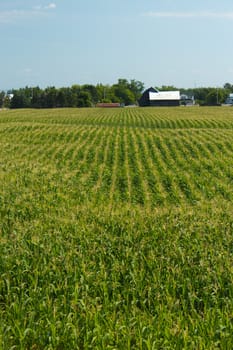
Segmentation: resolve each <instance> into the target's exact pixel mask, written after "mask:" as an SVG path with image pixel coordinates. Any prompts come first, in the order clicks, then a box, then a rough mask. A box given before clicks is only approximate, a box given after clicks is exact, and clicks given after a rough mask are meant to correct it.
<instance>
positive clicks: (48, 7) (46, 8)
mask: <svg viewBox="0 0 233 350" xmlns="http://www.w3.org/2000/svg"><path fill="white" fill-rule="evenodd" d="M56 7H57V5H56V4H55V3H54V2H52V3H51V4H48V5H47V6H45V7H44V9H45V10H52V9H55V8H56Z"/></svg>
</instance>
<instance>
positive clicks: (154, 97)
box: [138, 87, 180, 107]
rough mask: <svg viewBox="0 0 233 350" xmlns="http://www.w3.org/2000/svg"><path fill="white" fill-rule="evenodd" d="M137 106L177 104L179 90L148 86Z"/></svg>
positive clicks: (178, 102) (178, 101) (178, 103)
mask: <svg viewBox="0 0 233 350" xmlns="http://www.w3.org/2000/svg"><path fill="white" fill-rule="evenodd" d="M138 102H139V106H140V107H146V106H179V105H180V92H179V91H159V90H157V89H154V88H152V87H151V88H149V89H147V90H146V91H144V93H143V94H142V97H141V98H140V100H139V101H138Z"/></svg>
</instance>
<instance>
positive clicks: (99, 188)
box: [93, 128, 115, 202]
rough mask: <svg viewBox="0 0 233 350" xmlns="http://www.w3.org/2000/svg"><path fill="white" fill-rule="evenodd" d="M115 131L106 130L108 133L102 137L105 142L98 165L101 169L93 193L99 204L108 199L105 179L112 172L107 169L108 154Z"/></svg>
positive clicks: (100, 151)
mask: <svg viewBox="0 0 233 350" xmlns="http://www.w3.org/2000/svg"><path fill="white" fill-rule="evenodd" d="M114 132H115V130H114V129H113V128H110V129H106V132H105V134H104V137H102V140H103V145H102V149H101V148H100V149H99V152H98V163H99V168H98V178H97V182H96V184H95V185H94V187H93V193H94V196H95V200H96V201H97V202H101V201H102V200H106V198H107V197H108V195H107V193H106V192H107V191H105V177H106V174H108V175H109V173H110V170H109V169H108V167H107V164H108V162H107V159H108V154H109V152H111V151H109V149H110V141H111V140H112V138H113V133H114Z"/></svg>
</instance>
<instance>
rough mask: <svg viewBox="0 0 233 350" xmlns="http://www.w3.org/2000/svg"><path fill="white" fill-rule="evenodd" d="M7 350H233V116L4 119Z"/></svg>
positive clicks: (101, 113) (69, 112)
mask: <svg viewBox="0 0 233 350" xmlns="http://www.w3.org/2000/svg"><path fill="white" fill-rule="evenodd" d="M0 349H1V350H13V349H14V350H18V349H19V350H25V349H28V350H44V349H46V350H54V349H56V350H63V349H64V350H73V349H85V350H86V349H99V350H100V349H103V350H105V349H112V350H113V349H115V350H116V349H119V350H120V349H122V350H130V349H135V350H137V349H145V350H152V349H154V350H157V349H170V350H173V349H188V350H190V349H191V350H196V349H198V350H204V349H211V350H212V349H226V350H228V349H229V350H230V349H233V109H232V108H230V107H229V108H227V107H215V108H207V107H206V108H205V107H203V108H198V107H190V108H188V107H186V108H185V107H184V108H182V107H180V108H122V109H94V108H93V109H54V110H11V111H0Z"/></svg>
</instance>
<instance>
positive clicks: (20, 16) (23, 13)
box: [0, 3, 57, 24]
mask: <svg viewBox="0 0 233 350" xmlns="http://www.w3.org/2000/svg"><path fill="white" fill-rule="evenodd" d="M56 7H57V6H56V4H55V3H50V4H48V5H47V6H41V5H37V6H35V7H33V8H32V9H22V10H18V9H14V10H10V11H0V23H2V24H4V23H5V24H6V23H13V22H15V21H17V20H25V19H31V18H34V17H38V16H45V15H46V13H47V12H48V10H53V9H55V8H56Z"/></svg>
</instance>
